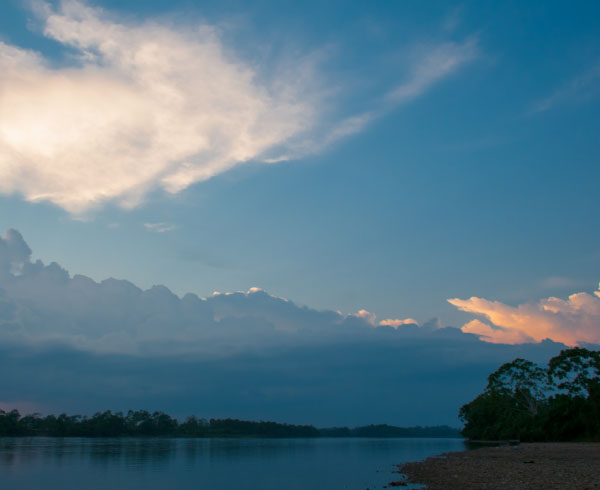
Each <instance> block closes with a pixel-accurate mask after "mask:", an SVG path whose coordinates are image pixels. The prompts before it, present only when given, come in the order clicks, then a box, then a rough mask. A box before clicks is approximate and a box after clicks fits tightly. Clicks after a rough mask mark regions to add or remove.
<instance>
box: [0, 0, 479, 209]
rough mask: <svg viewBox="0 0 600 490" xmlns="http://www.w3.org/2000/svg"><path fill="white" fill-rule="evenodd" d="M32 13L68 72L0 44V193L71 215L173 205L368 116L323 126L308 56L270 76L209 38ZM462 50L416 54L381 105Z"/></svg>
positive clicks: (458, 59)
mask: <svg viewBox="0 0 600 490" xmlns="http://www.w3.org/2000/svg"><path fill="white" fill-rule="evenodd" d="M33 5H35V8H34V10H35V12H36V14H37V15H38V17H39V19H40V20H41V22H42V25H43V34H44V35H45V36H46V37H48V38H49V39H51V40H54V41H56V42H58V43H59V44H60V45H62V47H63V48H64V50H65V51H66V52H67V53H70V56H71V57H70V61H71V63H70V64H69V65H68V66H65V65H56V63H54V64H53V63H52V62H51V60H48V59H46V58H44V57H43V56H42V55H41V54H40V53H37V52H34V51H31V50H28V49H23V48H21V47H18V46H14V45H10V44H6V43H4V42H0V72H1V73H2V77H1V78H0V192H4V193H12V192H17V193H20V194H21V195H23V196H24V197H25V199H27V200H30V201H40V200H45V201H50V202H52V203H54V204H56V205H58V206H60V207H62V208H64V209H66V210H67V211H69V212H71V213H74V214H79V213H83V212H85V211H86V210H88V209H90V208H92V207H94V206H98V205H100V204H102V203H104V202H106V201H109V200H114V201H117V202H118V203H119V204H120V205H122V206H125V207H132V206H135V205H137V204H138V203H140V202H141V200H142V199H143V197H144V196H145V195H146V194H147V193H148V192H149V191H151V190H153V189H156V188H163V189H165V190H166V191H168V192H171V193H176V192H179V191H180V190H182V189H184V188H186V187H188V186H189V185H191V184H193V183H195V182H199V181H203V180H207V179H209V178H211V177H213V176H215V175H217V174H219V173H222V172H224V171H227V170H228V169H231V168H232V167H234V166H236V165H239V164H242V163H245V162H248V161H264V162H272V163H274V162H278V161H284V160H287V159H290V158H292V156H291V155H293V158H297V157H299V156H302V155H304V154H307V153H312V152H314V151H320V150H321V149H322V148H324V147H325V146H327V145H329V144H331V143H333V142H335V141H337V140H338V139H340V138H342V137H346V136H348V135H350V134H353V133H355V132H357V131H360V130H362V129H363V128H364V127H365V126H366V125H367V124H368V123H369V122H370V121H371V120H372V119H373V117H375V115H374V114H369V113H367V114H362V115H361V114H359V115H354V116H353V115H350V116H349V117H345V118H343V119H342V120H341V121H338V122H335V121H333V122H331V121H330V123H328V124H329V127H325V126H327V123H325V122H324V121H326V120H328V119H329V120H330V119H331V117H325V115H324V114H323V108H324V107H325V105H326V104H324V103H323V102H324V101H323V94H322V93H321V91H320V89H318V88H317V87H319V86H321V85H323V83H324V82H321V81H319V78H320V77H319V76H318V75H317V72H316V66H315V63H314V60H313V59H312V57H311V56H310V55H307V56H306V57H305V58H304V59H303V58H302V57H298V56H295V57H294V60H293V63H290V64H289V65H288V66H286V67H285V69H281V70H277V69H274V68H273V67H272V66H271V67H263V66H257V65H256V64H251V63H249V62H247V61H245V60H243V59H241V57H239V56H237V55H236V54H235V53H234V52H233V50H232V49H231V48H230V47H228V46H226V45H225V44H224V42H223V40H222V38H221V37H220V36H219V30H218V29H216V28H215V27H213V26H210V25H200V26H197V27H196V28H191V27H189V26H188V27H184V26H174V25H170V24H168V23H165V22H159V21H152V20H148V21H144V22H137V23H136V22H132V21H123V20H116V19H114V18H113V17H111V15H110V13H109V12H107V11H105V10H102V9H100V8H93V7H90V6H88V5H87V4H86V3H84V2H82V1H79V0H62V1H60V2H59V3H58V6H57V7H56V8H55V7H52V6H51V5H50V4H46V3H43V2H41V1H34V2H33ZM475 48H476V46H475V44H474V42H472V41H468V42H466V43H462V44H460V43H444V44H442V45H440V46H433V47H430V49H429V50H428V51H427V52H423V53H419V56H417V57H416V59H415V60H414V66H413V67H412V68H411V67H410V66H409V67H408V72H409V73H412V74H413V75H412V77H411V78H410V79H409V80H408V81H407V82H405V84H403V85H401V86H399V87H397V88H396V89H395V90H394V91H393V93H392V94H391V96H389V97H388V98H387V100H386V106H387V107H389V106H393V105H394V104H398V103H400V102H402V101H404V100H406V99H411V98H414V97H417V96H419V95H421V94H422V93H423V92H424V91H425V90H427V89H428V88H429V87H430V86H431V85H432V84H433V83H435V82H437V81H439V80H441V79H442V78H443V77H444V76H446V75H447V74H449V73H451V72H453V71H455V70H456V68H457V67H458V66H460V65H461V64H463V63H464V62H466V61H468V60H469V59H471V58H473V56H474V53H475ZM331 91H332V90H331V89H330V90H329V94H330V95H331ZM334 119H335V118H334Z"/></svg>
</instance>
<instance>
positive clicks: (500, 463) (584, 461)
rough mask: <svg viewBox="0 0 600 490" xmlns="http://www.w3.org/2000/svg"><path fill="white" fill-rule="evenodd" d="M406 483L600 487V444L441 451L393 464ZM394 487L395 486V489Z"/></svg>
mask: <svg viewBox="0 0 600 490" xmlns="http://www.w3.org/2000/svg"><path fill="white" fill-rule="evenodd" d="M398 468H399V469H398V472H399V473H402V474H403V475H406V477H407V479H406V480H400V481H398V482H392V483H391V484H390V486H401V485H402V486H404V484H405V483H413V484H423V485H426V488H427V490H481V489H484V488H485V489H486V490H506V489H507V488H519V489H527V490H537V489H540V490H548V489H550V488H553V489H554V488H568V489H573V490H579V489H581V490H583V489H587V488H598V487H599V486H600V443H596V442H557V443H526V444H520V445H518V446H504V447H484V448H480V449H473V450H468V451H461V452H453V453H445V454H442V455H439V456H434V457H430V458H427V459H426V460H425V461H419V462H412V463H404V464H402V465H398ZM394 483H395V485H394Z"/></svg>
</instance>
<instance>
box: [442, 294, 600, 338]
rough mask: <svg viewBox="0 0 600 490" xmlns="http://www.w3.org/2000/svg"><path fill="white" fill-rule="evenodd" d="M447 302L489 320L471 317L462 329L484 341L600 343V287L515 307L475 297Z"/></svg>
mask: <svg viewBox="0 0 600 490" xmlns="http://www.w3.org/2000/svg"><path fill="white" fill-rule="evenodd" d="M448 302H449V303H450V304H452V305H454V306H456V307H457V308H458V309H460V310H462V311H466V312H469V313H473V314H475V315H478V316H481V317H484V318H485V319H487V320H488V322H489V324H488V323H484V322H482V321H480V320H477V319H476V320H472V321H470V322H469V323H467V324H465V325H463V327H462V329H461V330H462V331H463V332H465V333H473V334H475V335H478V336H479V337H480V339H481V340H484V341H486V342H493V343H502V344H517V343H523V342H540V341H542V340H544V339H551V340H554V341H555V342H562V343H564V344H566V345H571V346H575V345H579V344H581V343H592V344H600V291H595V292H594V294H588V293H576V294H572V295H571V296H569V297H568V299H567V300H563V299H560V298H555V297H550V298H547V299H543V300H541V301H539V302H538V303H527V304H522V305H519V306H516V307H513V306H508V305H505V304H504V303H500V302H499V301H488V300H486V299H483V298H477V297H472V298H469V299H466V300H462V299H458V298H455V299H449V300H448Z"/></svg>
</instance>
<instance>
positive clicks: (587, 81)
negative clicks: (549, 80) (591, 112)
mask: <svg viewBox="0 0 600 490" xmlns="http://www.w3.org/2000/svg"><path fill="white" fill-rule="evenodd" d="M598 82H600V62H596V63H595V64H594V65H592V66H591V67H590V68H588V69H587V70H586V71H584V72H583V73H582V74H580V75H579V76H577V77H575V78H573V79H572V80H570V81H569V82H567V83H566V84H565V85H563V86H562V87H559V88H558V89H557V90H556V91H555V92H554V93H553V94H551V95H549V96H547V97H545V98H543V99H542V100H540V101H538V102H536V103H535V104H534V105H533V107H532V108H531V110H530V113H532V114H533V113H538V112H545V111H548V110H550V109H553V108H554V107H556V106H559V105H562V104H568V103H573V102H581V101H585V100H589V99H591V98H595V97H598V96H599V95H600V88H599V87H600V84H599V83H598Z"/></svg>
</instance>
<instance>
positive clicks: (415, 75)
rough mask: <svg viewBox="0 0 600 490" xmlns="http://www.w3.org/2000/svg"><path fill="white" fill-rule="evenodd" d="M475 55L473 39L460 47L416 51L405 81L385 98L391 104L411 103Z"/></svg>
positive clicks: (449, 43)
mask: <svg viewBox="0 0 600 490" xmlns="http://www.w3.org/2000/svg"><path fill="white" fill-rule="evenodd" d="M478 55H479V49H478V44H477V38H475V37H471V38H469V39H467V40H466V41H463V42H462V43H457V42H446V43H442V44H440V45H437V46H433V47H427V48H426V49H421V50H417V51H415V53H414V56H415V57H416V58H417V61H416V62H415V63H414V65H413V68H412V70H411V72H410V75H409V77H408V79H407V80H406V81H405V82H404V83H402V84H400V85H398V86H397V87H396V88H395V89H394V90H392V91H391V92H390V93H389V94H388V99H389V100H390V101H393V102H395V103H400V102H405V101H408V100H411V99H414V98H415V97H418V96H420V95H421V94H423V93H424V92H425V91H426V90H428V89H429V88H430V87H431V86H432V85H433V84H435V83H436V82H438V81H440V80H441V79H443V78H444V77H446V76H448V75H450V74H452V73H453V72H455V71H456V70H458V68H459V67H461V66H462V65H464V64H465V63H467V62H469V61H472V60H473V59H475V58H476V57H477V56H478Z"/></svg>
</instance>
